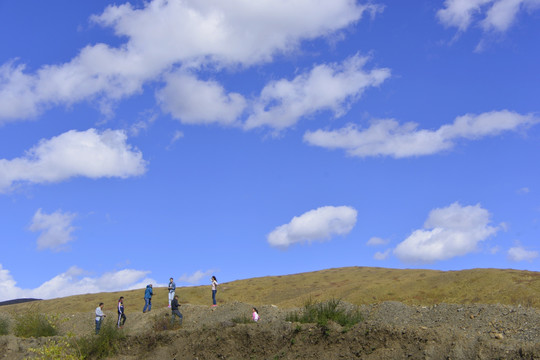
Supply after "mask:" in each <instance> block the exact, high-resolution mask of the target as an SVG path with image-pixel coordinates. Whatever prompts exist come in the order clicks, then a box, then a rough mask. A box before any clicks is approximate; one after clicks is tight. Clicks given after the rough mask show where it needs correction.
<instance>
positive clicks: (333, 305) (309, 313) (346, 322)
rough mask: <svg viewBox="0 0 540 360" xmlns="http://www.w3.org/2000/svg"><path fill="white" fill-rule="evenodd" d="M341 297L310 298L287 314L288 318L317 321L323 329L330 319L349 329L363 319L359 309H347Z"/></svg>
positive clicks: (302, 321) (295, 320)
mask: <svg viewBox="0 0 540 360" xmlns="http://www.w3.org/2000/svg"><path fill="white" fill-rule="evenodd" d="M342 305H343V304H342V302H341V300H339V299H331V300H328V301H325V302H319V303H315V302H313V300H311V299H309V300H308V301H306V303H305V304H304V308H303V309H302V310H300V311H296V312H292V313H289V314H287V317H286V320H287V321H291V322H299V323H316V324H317V325H318V326H319V327H321V328H322V329H323V330H325V329H327V324H328V321H329V320H332V321H334V322H336V323H338V324H339V325H341V326H344V327H345V328H347V329H349V328H351V327H352V326H354V325H355V324H357V323H359V322H361V321H362V320H363V318H362V314H360V311H358V309H355V310H352V311H347V310H346V309H345V308H344V306H342Z"/></svg>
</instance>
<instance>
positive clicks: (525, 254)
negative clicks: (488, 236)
mask: <svg viewBox="0 0 540 360" xmlns="http://www.w3.org/2000/svg"><path fill="white" fill-rule="evenodd" d="M537 257H538V251H532V250H527V249H525V248H524V247H522V246H515V247H513V248H510V249H509V250H508V259H510V260H511V261H516V262H518V261H529V262H532V261H533V260H534V259H536V258H537Z"/></svg>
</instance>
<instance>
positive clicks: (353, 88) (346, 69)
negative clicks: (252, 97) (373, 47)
mask: <svg viewBox="0 0 540 360" xmlns="http://www.w3.org/2000/svg"><path fill="white" fill-rule="evenodd" d="M367 61H368V58H367V57H361V56H358V55H355V56H352V57H350V58H348V59H346V60H345V61H344V62H343V63H341V64H330V65H318V66H315V67H314V68H313V69H312V70H311V72H309V73H307V74H302V75H298V76H297V77H296V78H294V79H293V80H292V81H289V80H285V79H281V80H279V81H275V82H272V83H270V84H268V85H267V86H265V88H264V89H263V90H262V91H261V95H260V97H259V99H257V100H256V101H255V104H254V107H253V113H252V114H251V115H250V116H249V117H248V119H247V121H246V123H245V128H246V129H252V128H255V127H259V126H269V127H272V128H275V129H278V130H279V129H283V128H286V127H290V126H293V125H294V124H296V122H297V121H298V120H299V119H300V118H301V117H303V116H308V115H311V114H313V113H315V112H317V111H320V110H331V111H333V112H334V113H335V115H336V116H340V115H342V114H343V113H344V112H345V111H346V108H347V106H348V103H349V102H351V101H353V100H356V99H357V98H358V97H359V96H360V95H361V94H362V92H363V91H364V90H365V89H366V88H368V87H371V86H378V85H380V84H381V83H382V82H383V81H384V80H385V79H387V78H388V77H389V76H390V70H389V69H374V70H371V71H364V70H363V67H364V65H365V63H366V62H367Z"/></svg>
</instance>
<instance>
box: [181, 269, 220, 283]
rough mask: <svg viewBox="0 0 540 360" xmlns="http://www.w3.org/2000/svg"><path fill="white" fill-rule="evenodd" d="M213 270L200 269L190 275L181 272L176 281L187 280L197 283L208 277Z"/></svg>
mask: <svg viewBox="0 0 540 360" xmlns="http://www.w3.org/2000/svg"><path fill="white" fill-rule="evenodd" d="M213 272H214V270H207V271H201V270H197V271H195V272H194V273H193V274H191V275H187V274H183V275H182V276H180V277H179V278H178V281H181V282H187V283H189V284H199V283H200V281H201V280H202V279H204V278H210V276H212V273H213Z"/></svg>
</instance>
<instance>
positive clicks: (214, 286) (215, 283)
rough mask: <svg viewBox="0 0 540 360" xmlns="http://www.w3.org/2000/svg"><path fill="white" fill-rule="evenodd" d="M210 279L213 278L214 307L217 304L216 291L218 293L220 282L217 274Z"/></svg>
mask: <svg viewBox="0 0 540 360" xmlns="http://www.w3.org/2000/svg"><path fill="white" fill-rule="evenodd" d="M210 280H212V307H216V306H217V302H216V293H217V286H218V282H217V279H216V277H215V276H212V278H211V279H210Z"/></svg>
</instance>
